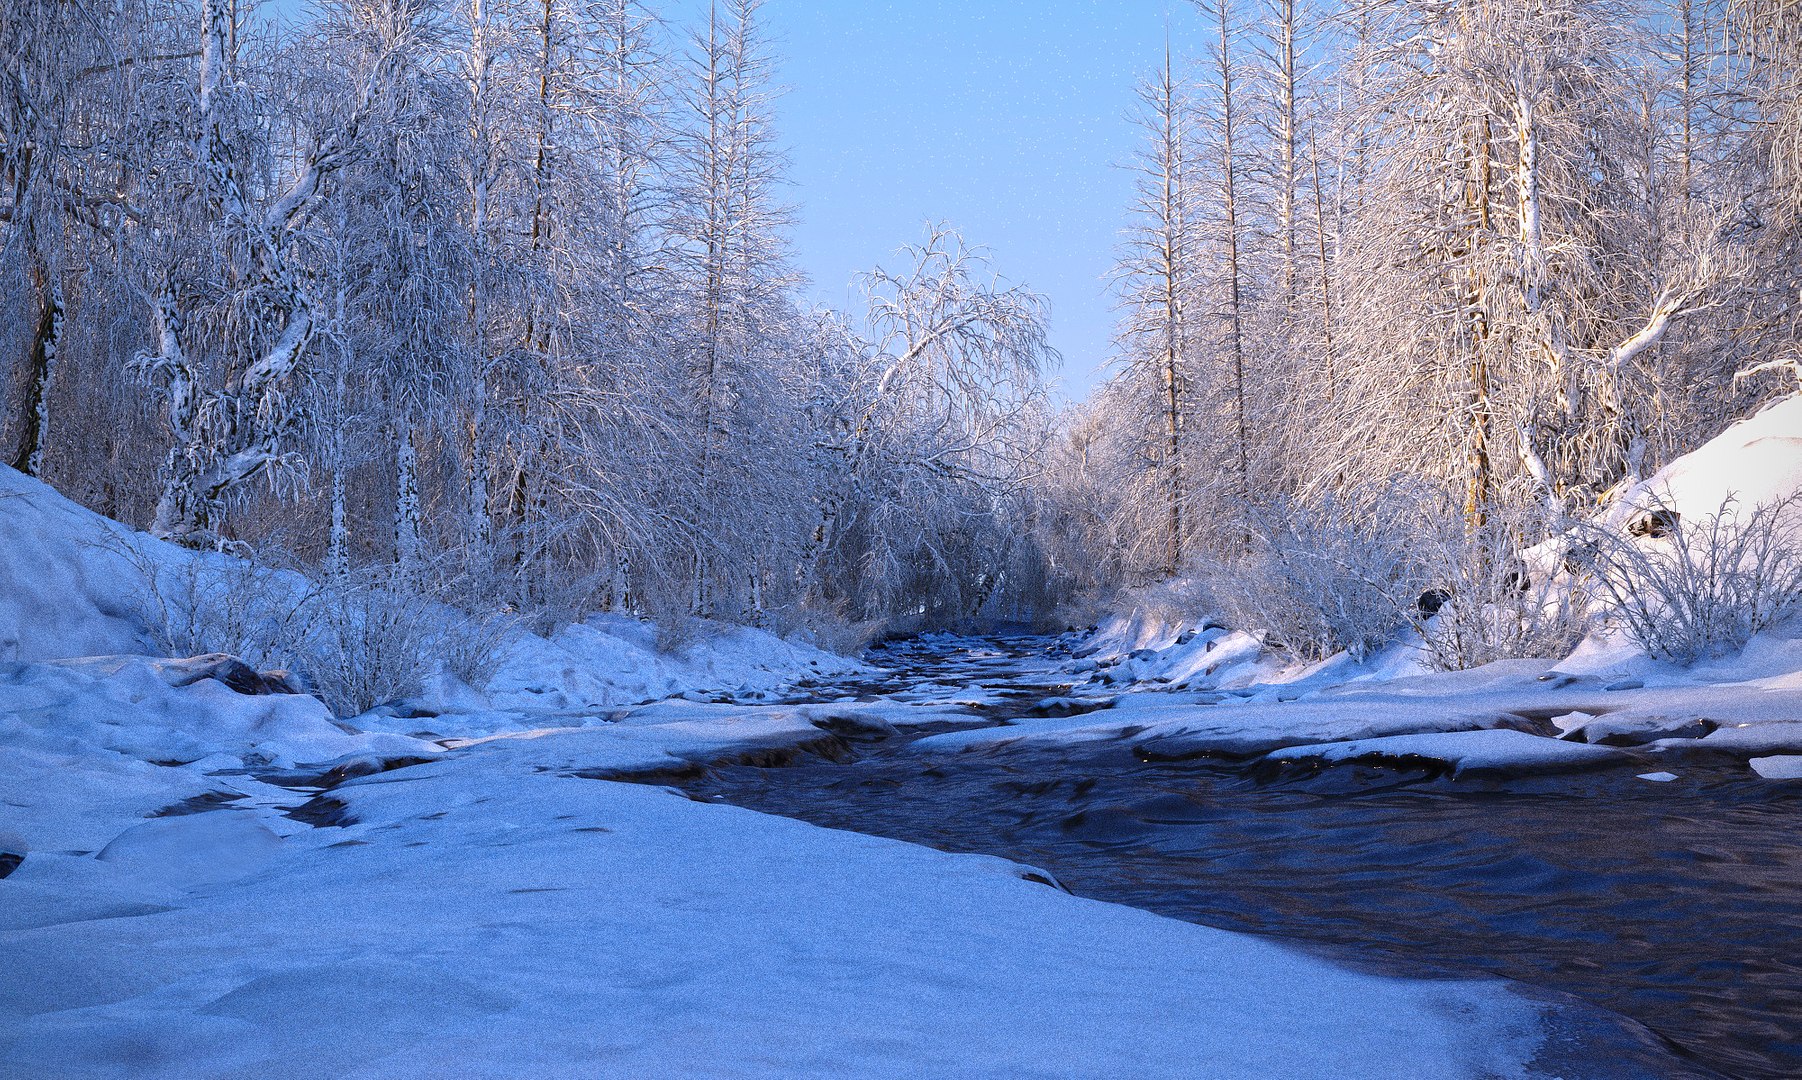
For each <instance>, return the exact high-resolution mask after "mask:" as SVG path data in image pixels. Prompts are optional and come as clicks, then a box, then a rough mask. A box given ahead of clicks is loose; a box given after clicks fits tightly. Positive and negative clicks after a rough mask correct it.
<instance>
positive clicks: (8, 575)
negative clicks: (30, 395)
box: [0, 465, 194, 660]
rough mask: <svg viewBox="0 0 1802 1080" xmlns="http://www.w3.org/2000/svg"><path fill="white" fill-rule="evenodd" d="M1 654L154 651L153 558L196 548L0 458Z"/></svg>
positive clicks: (183, 557)
mask: <svg viewBox="0 0 1802 1080" xmlns="http://www.w3.org/2000/svg"><path fill="white" fill-rule="evenodd" d="M0 552H5V555H4V557H0V660H50V659H55V658H57V657H65V656H96V655H101V654H107V653H144V654H148V653H153V652H155V651H156V649H155V645H154V643H153V641H152V638H151V635H150V629H149V623H148V621H147V608H146V605H145V596H144V592H145V585H146V579H145V575H144V570H143V568H144V567H145V566H150V565H156V564H163V565H182V564H185V563H186V562H187V561H188V560H189V559H192V558H194V556H193V555H192V554H191V553H190V552H187V551H184V550H182V549H180V548H178V547H175V546H174V545H172V544H165V543H163V542H161V541H158V540H153V539H151V538H150V537H149V536H146V535H144V534H143V533H139V532H134V531H132V530H131V529H129V528H127V527H126V526H124V525H121V524H119V523H118V522H116V521H112V520H109V519H107V518H104V517H101V516H100V515H98V514H96V513H93V512H92V511H90V510H87V509H85V508H83V507H81V506H78V505H76V504H75V503H73V502H70V501H69V500H68V499H65V498H63V497H62V496H61V495H59V494H57V492H56V489H54V488H52V487H50V486H49V485H48V484H44V483H41V482H39V481H37V480H34V479H32V478H31V477H29V476H26V475H24V474H23V473H19V472H16V471H14V470H13V469H9V468H7V467H6V466H4V465H0Z"/></svg>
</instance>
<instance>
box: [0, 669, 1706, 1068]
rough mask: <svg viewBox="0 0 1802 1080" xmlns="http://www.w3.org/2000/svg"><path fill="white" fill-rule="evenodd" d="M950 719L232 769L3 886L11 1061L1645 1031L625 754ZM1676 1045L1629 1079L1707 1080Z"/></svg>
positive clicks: (669, 716) (206, 1062)
mask: <svg viewBox="0 0 1802 1080" xmlns="http://www.w3.org/2000/svg"><path fill="white" fill-rule="evenodd" d="M118 677H119V676H117V675H115V676H111V678H113V679H117V678H118ZM175 692H176V693H196V694H198V693H211V691H210V690H206V689H205V688H202V689H200V690H195V689H193V688H192V687H183V688H180V689H179V690H177V691H175ZM952 696H953V697H955V696H956V695H955V694H954V695H952ZM916 697H917V695H916ZM258 700H259V699H255V698H246V699H244V701H245V702H246V703H250V702H256V701H258ZM261 700H262V701H265V702H266V701H268V700H269V699H267V698H263V699H261ZM215 705H216V707H217V703H215ZM960 716H961V717H962V722H965V723H969V722H972V721H973V720H976V719H977V718H974V717H972V716H971V715H970V714H969V713H967V712H963V711H961V710H959V709H957V708H956V707H955V706H954V705H952V704H951V703H950V702H949V701H948V700H939V701H932V700H910V701H905V702H903V701H890V700H882V701H876V702H869V703H863V704H854V703H841V704H836V705H773V706H748V705H737V704H706V703H697V702H687V701H669V702H664V703H661V704H658V705H652V706H648V707H645V708H641V709H636V710H631V711H628V712H624V713H622V714H617V715H614V716H609V717H607V718H605V719H604V720H602V719H601V718H596V717H588V718H576V717H570V718H567V719H568V720H569V721H570V722H571V723H572V724H573V723H580V724H582V725H583V726H571V727H555V726H553V727H548V728H545V729H540V730H534V731H526V732H514V733H510V734H508V735H505V736H502V737H496V738H490V739H485V740H478V741H473V742H462V743H456V744H454V745H455V747H456V748H455V749H452V750H451V751H449V752H447V753H443V754H442V755H439V756H437V757H436V758H435V759H434V760H429V761H424V762H420V763H415V764H405V763H406V762H408V761H418V757H417V756H414V757H411V758H409V757H395V756H393V755H394V753H395V751H394V749H393V748H392V747H390V748H389V749H388V750H386V751H384V753H376V754H366V755H364V756H363V757H361V758H357V759H351V760H350V761H348V762H346V764H347V765H348V766H349V767H348V768H347V769H345V770H344V771H345V772H349V773H356V772H360V771H363V770H365V769H371V768H379V767H381V766H382V765H384V764H403V765H404V767H400V768H394V769H390V770H388V771H379V772H373V773H370V774H368V775H363V776H357V777H354V778H352V779H349V780H346V781H345V782H343V783H341V784H338V785H337V786H336V787H334V788H332V789H331V790H330V791H329V792H328V793H326V794H325V795H323V796H320V797H317V798H310V797H309V796H308V793H306V792H304V791H303V792H296V791H289V790H283V789H281V788H277V787H275V786H273V785H269V784H266V783H263V782H261V781H258V780H255V779H253V778H251V777H249V776H237V777H235V778H234V777H229V776H223V775H221V776H215V777H212V778H210V780H209V782H210V784H211V785H212V786H213V787H214V788H225V789H226V791H227V793H228V794H239V795H242V796H243V797H242V798H238V799H232V800H231V801H229V802H227V801H225V800H224V798H223V797H222V798H219V799H215V800H213V801H211V802H209V801H207V800H206V799H202V798H194V797H190V798H189V800H188V803H187V804H186V805H185V806H184V807H183V809H189V810H199V811H200V812H198V813H184V814H180V815H176V816H163V817H157V818H153V819H151V820H150V821H149V822H145V823H142V824H135V825H134V824H132V823H131V822H132V821H133V820H139V819H136V818H131V819H127V818H124V817H119V818H118V819H117V820H115V821H114V823H113V824H114V825H117V826H118V827H119V828H120V829H122V830H123V831H122V832H121V833H120V835H118V836H116V837H115V838H114V839H113V840H111V841H109V842H108V843H107V844H106V845H104V846H103V847H102V848H101V849H100V851H99V855H98V857H95V856H94V855H93V854H92V853H86V852H83V853H76V852H72V851H62V852H58V851H43V850H36V851H33V852H32V853H30V854H29V855H27V856H26V857H25V858H24V859H23V861H22V862H21V863H20V864H19V865H18V867H17V869H16V870H15V871H14V872H13V873H12V874H11V875H10V876H9V877H8V878H7V879H6V880H4V881H0V928H3V929H0V949H3V950H4V954H5V955H6V956H7V957H8V958H9V968H10V970H12V971H14V972H16V973H17V977H15V978H14V979H10V980H7V984H6V987H5V988H4V989H0V1017H4V1018H5V1021H6V1022H5V1023H4V1025H0V1028H3V1029H4V1030H5V1031H6V1033H7V1034H6V1036H5V1037H4V1038H0V1064H4V1065H5V1066H6V1067H7V1069H8V1070H10V1071H13V1072H16V1073H18V1074H20V1075H26V1076H34V1077H38V1076H41V1077H47V1078H48V1077H103V1076H132V1077H157V1076H168V1077H248V1076H321V1077H324V1076H334V1077H337V1076H343V1077H390V1076H393V1077H441V1076H458V1077H480V1076H495V1077H503V1076H505V1077H519V1076H558V1077H566V1076H696V1077H717V1076H872V1077H876V1076H1010V1077H1013V1076H1047V1077H1051V1076H1070V1077H1081V1076H1188V1077H1193V1076H1216V1077H1285V1076H1294V1077H1319V1076H1335V1077H1357V1076H1370V1077H1395V1076H1418V1077H1460V1076H1472V1077H1476V1076H1553V1075H1566V1076H1569V1075H1583V1076H1596V1075H1604V1074H1601V1073H1597V1072H1593V1071H1585V1072H1575V1073H1573V1072H1572V1071H1570V1070H1571V1068H1572V1065H1571V1060H1572V1058H1571V1055H1573V1054H1574V1055H1576V1058H1577V1059H1578V1060H1581V1061H1585V1062H1589V1063H1592V1065H1593V1063H1595V1062H1599V1061H1602V1060H1606V1059H1607V1058H1608V1057H1610V1056H1615V1055H1611V1054H1609V1053H1606V1052H1601V1051H1598V1050H1597V1046H1598V1044H1609V1043H1613V1044H1616V1045H1618V1046H1620V1047H1629V1048H1632V1049H1633V1050H1634V1052H1635V1054H1636V1055H1637V1056H1636V1057H1635V1060H1639V1061H1644V1060H1646V1059H1647V1056H1648V1054H1649V1053H1650V1051H1649V1050H1648V1049H1647V1046H1646V1044H1647V1042H1648V1041H1649V1040H1648V1039H1647V1037H1645V1036H1644V1034H1643V1032H1641V1031H1640V1030H1639V1029H1637V1028H1635V1027H1634V1026H1632V1025H1630V1024H1627V1023H1626V1022H1620V1023H1618V1024H1617V1023H1616V1022H1615V1021H1614V1020H1613V1019H1612V1018H1609V1017H1607V1016H1606V1015H1605V1014H1600V1013H1599V1012H1597V1011H1594V1010H1585V1009H1583V1008H1581V1007H1579V1006H1575V1005H1573V1004H1571V1003H1570V1002H1569V1001H1568V1000H1563V999H1559V1000H1553V999H1551V998H1550V997H1549V996H1544V997H1542V996H1539V995H1536V994H1534V993H1533V992H1531V991H1529V990H1525V989H1524V988H1519V987H1515V986H1512V985H1511V984H1507V983H1505V982H1502V981H1499V980H1449V979H1448V980H1416V979H1401V978H1392V977H1386V976H1384V975H1380V974H1375V973H1371V972H1368V971H1352V970H1348V969H1345V968H1343V967H1340V966H1337V965H1335V964H1333V963H1330V962H1328V961H1325V960H1322V959H1319V958H1317V957H1314V956H1310V955H1306V954H1304V953H1301V952H1298V951H1295V950H1292V949H1290V948H1287V947H1285V946H1283V945H1281V944H1276V943H1272V942H1270V941H1266V940H1261V939H1258V938H1254V937H1250V936H1246V935H1242V934H1236V933H1231V932H1227V931H1221V930H1215V929H1211V928H1208V927H1203V926H1197V925H1193V924H1189V923H1185V922H1180V921H1176V920H1172V919H1167V918H1163V917H1160V916H1156V915H1152V914H1149V913H1146V912H1142V911H1138V910H1135V909H1132V908H1127V907H1122V906H1118V905H1113V904H1105V903H1100V902H1096V901H1091V900H1085V899H1081V898H1078V897H1075V896H1071V895H1068V894H1067V893H1065V892H1063V891H1061V890H1060V889H1059V888H1056V887H1054V883H1052V882H1051V881H1050V879H1049V877H1048V876H1047V875H1044V874H1042V873H1040V872H1036V871H1034V870H1033V869H1032V868H1030V867H1023V866H1020V865H1018V864H1015V863H1010V862H1007V861H1004V860H1001V859H995V858H989V857H984V856H973V855H952V854H946V853H943V852H939V851H934V850H930V849H927V848H922V847H917V846H913V845H909V844H904V843H900V842H897V841H891V840H883V839H878V838H873V837H866V836H861V835H857V834H854V833H846V832H839V831H833V830H828V829H822V828H817V827H814V826H810V825H806V824H803V823H800V822H796V821H791V820H788V819H784V818H777V817H771V816H768V815H763V814H758V813H754V812H750V811H745V810H739V809H736V808H732V807H727V806H719V805H707V804H701V803H696V802H693V801H691V800H689V799H687V798H684V797H682V796H681V795H680V794H678V793H675V792H673V791H670V790H667V789H663V788H659V787H655V786H646V785H644V784H631V783H619V782H615V781H612V780H609V779H604V777H608V776H632V775H636V776H638V777H640V778H643V777H646V776H650V777H653V778H654V777H655V776H656V775H657V774H658V773H660V772H669V771H675V770H681V769H684V768H692V767H694V766H695V765H696V764H697V763H701V762H709V761H717V760H744V759H746V758H750V759H752V760H757V759H759V758H770V759H777V758H780V757H781V756H783V755H785V754H788V753H791V752H794V751H804V750H806V749H808V748H810V747H811V748H813V749H815V750H826V751H828V752H829V751H830V745H831V739H830V737H829V736H828V735H827V730H826V729H834V730H840V731H844V730H847V729H856V730H861V731H864V732H866V733H870V732H880V731H882V730H885V729H894V728H906V727H910V726H915V725H930V726H934V727H938V726H943V725H946V724H948V723H957V722H959V720H958V718H959V717H960ZM597 721H599V722H597ZM380 738H392V739H396V740H398V739H400V738H402V737H400V736H390V737H380ZM384 758H385V760H384ZM162 771H163V772H183V773H187V772H190V771H191V770H189V769H179V770H178V769H170V768H165V769H163V770H162ZM77 787H78V788H79V785H77ZM297 807H304V809H301V810H299V812H298V813H295V811H296V808H297ZM64 809H65V810H67V811H68V812H69V813H70V814H72V815H74V816H75V817H78V818H90V819H93V820H91V825H92V826H93V827H94V830H95V831H96V835H97V834H98V832H105V831H109V830H110V829H111V828H112V827H113V826H112V825H105V826H104V827H102V826H103V822H102V821H101V820H99V818H101V817H111V816H113V815H111V814H105V813H102V808H101V807H98V806H87V807H80V806H73V805H70V806H65V807H64ZM65 827H66V828H70V829H75V828H76V825H74V824H70V825H67V826H65ZM1585 1047H1588V1049H1585ZM1669 1064H1670V1068H1669V1069H1668V1070H1666V1069H1663V1068H1659V1069H1657V1070H1656V1071H1653V1072H1647V1071H1645V1070H1644V1069H1642V1068H1640V1067H1638V1066H1634V1065H1629V1064H1626V1063H1625V1061H1624V1059H1623V1062H1622V1064H1621V1065H1620V1066H1619V1071H1618V1072H1615V1073H1611V1074H1608V1075H1623V1076H1639V1075H1661V1076H1672V1075H1691V1073H1689V1072H1687V1071H1686V1070H1685V1069H1684V1068H1683V1067H1682V1066H1681V1065H1679V1064H1678V1063H1677V1062H1676V1061H1675V1060H1674V1059H1672V1060H1670V1062H1669Z"/></svg>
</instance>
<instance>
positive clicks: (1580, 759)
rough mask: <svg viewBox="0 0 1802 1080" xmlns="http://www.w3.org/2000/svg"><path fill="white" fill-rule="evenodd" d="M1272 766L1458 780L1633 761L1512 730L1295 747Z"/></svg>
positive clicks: (1605, 749) (1615, 752) (1278, 753)
mask: <svg viewBox="0 0 1802 1080" xmlns="http://www.w3.org/2000/svg"><path fill="white" fill-rule="evenodd" d="M1264 760H1265V761H1269V762H1279V763H1285V764H1307V765H1347V764H1353V763H1358V762H1390V763H1397V764H1404V765H1405V764H1411V763H1414V762H1431V763H1435V764H1439V765H1443V766H1445V767H1447V768H1449V769H1451V770H1452V774H1453V775H1454V776H1466V775H1471V774H1477V773H1490V774H1495V773H1504V774H1507V775H1511V776H1512V775H1522V774H1526V773H1548V772H1565V771H1569V770H1573V769H1588V768H1594V767H1596V766H1598V765H1612V764H1618V763H1620V762H1623V761H1631V760H1632V759H1631V758H1630V757H1628V756H1627V755H1626V754H1625V753H1623V752H1622V751H1619V750H1612V749H1609V748H1608V747H1606V746H1591V745H1588V744H1586V743H1576V742H1566V741H1564V740H1562V739H1547V738H1542V737H1540V736H1538V735H1529V734H1527V733H1526V732H1523V731H1512V730H1509V729H1506V728H1500V729H1494V730H1489V731H1447V732H1433V733H1429V734H1421V735H1391V736H1388V737H1385V738H1377V739H1356V740H1352V741H1350V742H1335V743H1327V744H1324V745H1315V746H1291V747H1286V748H1284V749H1282V750H1278V751H1276V752H1274V753H1272V754H1270V755H1268V756H1267V757H1265V759H1264Z"/></svg>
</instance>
